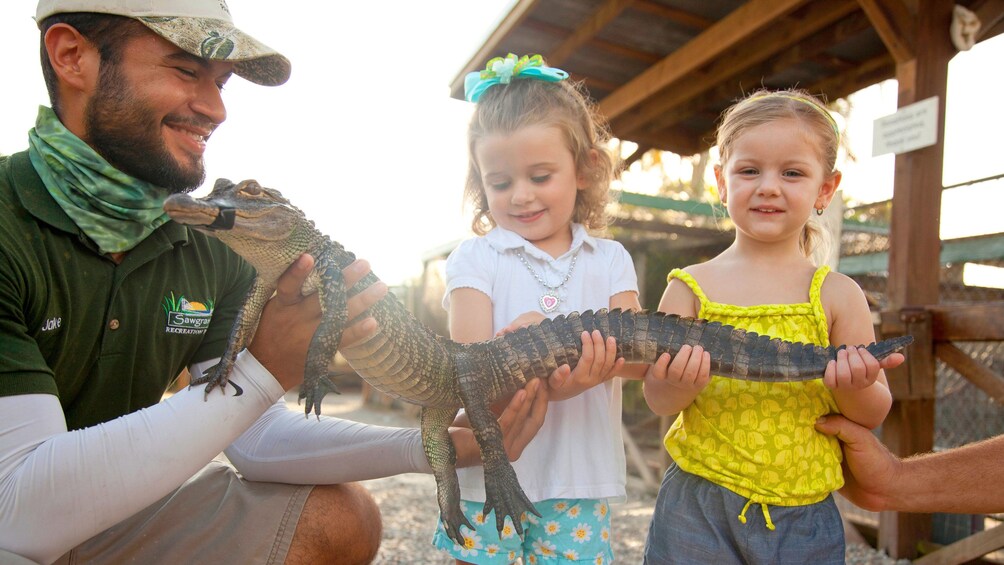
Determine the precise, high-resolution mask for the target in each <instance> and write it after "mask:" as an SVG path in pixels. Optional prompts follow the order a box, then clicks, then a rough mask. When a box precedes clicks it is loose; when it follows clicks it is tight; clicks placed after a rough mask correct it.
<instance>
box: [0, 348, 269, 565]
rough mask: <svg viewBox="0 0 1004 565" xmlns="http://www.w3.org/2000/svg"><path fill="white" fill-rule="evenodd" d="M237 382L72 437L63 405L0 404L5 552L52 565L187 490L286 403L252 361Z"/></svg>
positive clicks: (243, 360) (241, 362)
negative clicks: (225, 451) (275, 406)
mask: <svg viewBox="0 0 1004 565" xmlns="http://www.w3.org/2000/svg"><path fill="white" fill-rule="evenodd" d="M193 374H198V373H193ZM231 380H232V381H233V382H234V383H236V384H237V385H238V386H240V387H241V388H242V389H243V391H244V392H243V394H242V395H241V396H238V397H234V396H233V394H234V388H233V387H230V386H228V387H226V388H225V389H224V391H225V393H224V392H220V391H219V390H218V389H216V390H213V391H212V392H211V393H210V394H209V396H208V397H206V395H205V386H198V387H194V388H191V389H187V390H183V391H181V392H178V393H177V394H175V395H173V396H172V397H171V398H169V399H167V400H165V401H163V402H160V403H158V404H156V405H154V406H151V407H149V408H145V409H143V410H139V411H137V412H133V413H131V414H128V415H125V416H122V417H120V418H116V419H115V420H112V421H109V422H105V423H103V424H99V425H97V426H92V427H89V428H84V429H81V430H75V431H72V432H70V431H67V429H66V421H65V419H64V416H63V411H62V407H61V406H60V405H59V400H58V399H57V398H56V397H55V396H52V395H48V394H29V395H20V396H7V397H2V398H0V547H2V548H4V549H7V550H9V551H13V552H14V553H17V554H19V555H23V556H25V557H28V558H30V559H33V560H35V561H39V562H42V563H50V562H52V561H54V560H55V559H57V558H58V557H59V556H60V555H62V554H63V553H65V552H66V551H68V550H69V549H71V548H72V547H74V546H76V545H77V544H79V543H81V542H83V541H85V540H87V539H88V538H90V537H91V536H93V535H95V534H97V533H99V532H101V531H103V530H105V529H106V528H108V527H110V526H112V525H113V524H116V523H118V522H120V521H122V520H123V519H125V518H127V517H129V516H131V515H132V514H134V513H136V512H138V511H140V510H142V509H143V508H145V507H147V506H149V505H150V504H152V503H154V502H156V501H157V500H159V499H160V498H162V497H163V496H165V495H167V494H168V493H169V492H171V491H172V490H174V489H176V488H178V486H180V485H181V484H182V483H183V482H184V481H186V480H187V479H189V478H190V477H191V476H192V475H194V474H195V473H196V472H197V471H198V470H199V469H201V468H202V467H203V466H205V465H206V464H207V463H208V462H209V461H210V460H212V459H213V458H214V457H215V456H216V455H218V454H219V453H220V451H222V450H223V449H224V448H225V447H226V446H227V445H228V444H230V443H231V442H232V441H233V440H234V439H235V438H237V437H238V436H239V435H240V434H241V433H243V432H244V431H246V430H247V429H248V427H249V426H250V425H251V424H252V423H253V422H254V421H255V420H256V419H258V418H259V417H260V416H261V415H262V413H263V412H264V411H265V410H266V409H267V408H269V407H270V406H272V405H273V404H274V403H275V401H276V400H277V399H278V398H280V397H281V396H282V394H283V390H282V387H280V386H279V383H278V382H277V381H276V380H275V378H273V377H272V375H271V374H269V373H268V371H267V370H265V368H264V367H262V366H261V365H260V364H259V363H258V362H257V361H256V360H255V359H254V358H253V357H251V356H250V355H249V354H247V352H244V353H241V355H240V357H238V362H237V364H236V366H235V368H234V372H233V374H232V375H231Z"/></svg>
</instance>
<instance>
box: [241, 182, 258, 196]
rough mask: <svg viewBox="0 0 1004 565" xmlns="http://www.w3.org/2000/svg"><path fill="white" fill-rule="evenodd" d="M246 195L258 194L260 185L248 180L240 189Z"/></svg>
mask: <svg viewBox="0 0 1004 565" xmlns="http://www.w3.org/2000/svg"><path fill="white" fill-rule="evenodd" d="M241 192H242V193H244V194H245V195H247V196H258V195H260V194H261V185H260V184H258V183H256V182H249V183H247V184H245V185H244V188H243V189H242V190H241Z"/></svg>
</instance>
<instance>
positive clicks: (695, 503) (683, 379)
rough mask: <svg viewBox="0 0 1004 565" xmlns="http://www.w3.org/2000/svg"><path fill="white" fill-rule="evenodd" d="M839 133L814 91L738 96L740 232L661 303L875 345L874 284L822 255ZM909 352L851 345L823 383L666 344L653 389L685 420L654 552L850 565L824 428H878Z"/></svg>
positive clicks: (673, 283) (823, 341)
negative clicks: (822, 220) (824, 419)
mask: <svg viewBox="0 0 1004 565" xmlns="http://www.w3.org/2000/svg"><path fill="white" fill-rule="evenodd" d="M838 145H839V132H838V129H837V126H836V123H835V122H834V121H833V119H832V117H831V116H830V114H829V113H828V112H827V110H826V109H825V108H823V106H822V105H821V103H820V102H819V101H818V100H816V99H815V98H813V97H812V96H810V95H808V94H807V93H804V92H801V91H782V92H767V91H761V92H758V93H754V94H753V95H751V96H749V97H748V98H746V99H745V100H743V101H741V102H739V103H738V104H736V105H735V106H733V107H732V108H730V109H729V110H728V111H727V112H726V114H725V116H724V118H723V120H722V124H721V126H720V128H719V130H718V148H719V153H720V155H721V163H720V164H719V165H716V166H715V177H716V179H717V181H718V192H719V196H720V198H721V200H722V203H723V204H725V205H726V206H727V207H728V211H729V217H730V219H731V220H732V222H733V223H734V225H735V232H736V238H735V242H734V243H733V244H732V245H731V246H730V247H729V248H728V249H727V250H725V251H724V252H722V253H721V254H720V255H718V256H717V257H714V258H713V259H711V260H709V261H707V262H704V263H700V264H697V265H692V266H690V267H687V268H686V269H683V270H680V269H675V270H673V271H672V272H671V273H670V274H669V277H668V285H667V287H666V292H665V293H664V294H663V297H662V301H661V303H660V306H659V309H660V310H661V311H664V312H668V313H673V314H679V315H681V316H695V317H700V318H706V319H709V320H715V321H719V322H722V323H725V324H730V325H733V326H736V327H738V328H745V329H748V330H751V331H755V332H757V333H759V334H764V335H769V336H771V337H778V338H782V339H786V340H793V341H802V342H810V343H816V344H819V345H824V346H825V345H831V344H832V345H842V344H846V345H848V346H852V345H854V344H860V343H871V342H873V341H874V340H875V335H874V330H873V327H872V323H871V313H870V311H869V308H868V304H867V302H866V300H865V296H864V293H863V292H862V291H861V289H860V288H859V287H858V286H857V284H855V283H854V281H853V280H851V279H850V278H848V277H846V276H844V275H842V274H840V273H830V272H829V268H828V267H825V266H824V267H818V268H817V267H816V266H815V265H814V264H813V262H812V261H811V259H810V255H811V252H812V248H813V246H814V245H815V243H816V239H817V238H818V236H819V234H820V230H819V228H818V227H816V226H815V225H814V224H813V223H811V222H810V218H811V217H812V216H813V211H815V212H816V213H818V214H820V215H821V214H822V213H823V210H824V209H825V208H826V206H827V205H828V204H829V203H830V200H831V199H832V198H833V195H834V193H835V191H836V189H837V186H838V185H839V184H840V172H839V171H838V170H836V167H835V164H836V155H837V147H838ZM902 361H903V357H902V355H898V354H897V355H894V356H891V357H890V358H888V359H887V360H883V361H882V362H881V363H880V362H879V361H877V360H875V358H874V357H873V356H872V355H871V354H870V353H868V352H867V351H866V350H865V349H863V348H861V349H858V348H854V347H848V349H845V350H842V351H841V352H840V353H839V354H838V356H837V360H836V361H831V362H830V364H829V366H828V367H827V369H826V373H825V376H824V378H823V379H821V380H816V381H808V382H799V383H758V382H748V381H741V380H735V379H728V378H724V377H717V376H713V375H711V374H710V370H709V366H710V355H709V354H708V353H707V352H704V351H702V350H701V349H700V348H695V349H691V348H689V347H684V349H683V350H681V351H680V352H679V354H678V355H677V356H676V357H675V358H670V356H669V355H668V354H666V355H663V356H662V357H661V358H660V359H659V360H658V361H657V362H656V363H655V364H654V365H653V366H652V367H651V368H650V370H649V372H648V374H647V375H646V378H645V389H644V390H645V399H646V401H647V402H648V404H649V407H650V408H651V409H652V410H653V411H654V412H655V413H657V414H679V416H678V417H677V419H676V421H675V422H674V424H673V426H672V427H671V428H670V431H669V433H668V434H667V435H666V438H665V444H666V449H667V450H668V451H669V453H670V455H671V456H672V458H673V461H674V465H673V466H671V468H670V470H669V471H667V474H666V478H665V479H664V481H663V485H662V488H661V489H660V492H659V499H658V500H657V501H656V512H655V513H654V515H653V518H652V525H651V527H650V529H649V538H648V542H647V544H646V562H648V563H660V564H661V563H671V562H680V563H686V562H704V561H706V560H708V559H714V560H716V561H717V562H730V561H735V562H745V563H776V562H792V561H795V562H813V563H823V562H832V563H842V562H843V558H844V541H843V534H842V525H841V522H840V517H839V513H838V512H837V511H836V507H835V505H834V503H833V500H832V497H831V496H830V494H831V493H832V491H834V490H837V489H839V488H840V487H841V486H842V485H843V476H842V474H841V469H840V461H841V452H840V446H839V444H838V443H837V441H836V440H835V439H833V438H830V437H828V436H825V435H823V434H822V433H820V432H818V431H816V430H815V428H814V424H815V422H816V420H817V419H818V418H819V417H820V416H823V415H825V414H829V413H842V414H843V415H844V416H846V417H848V418H850V419H851V420H854V421H856V422H858V423H859V424H862V425H865V426H867V427H869V428H875V427H877V426H878V425H879V424H880V423H881V422H882V420H883V419H885V416H886V414H887V413H888V411H889V408H890V406H891V404H892V397H891V394H890V392H889V387H888V383H887V381H886V378H885V375H884V373H883V367H885V368H889V367H894V366H896V365H898V364H899V363H901V362H902ZM751 508H752V510H751ZM772 514H773V515H772ZM752 516H756V517H757V519H756V520H751V519H749V517H752Z"/></svg>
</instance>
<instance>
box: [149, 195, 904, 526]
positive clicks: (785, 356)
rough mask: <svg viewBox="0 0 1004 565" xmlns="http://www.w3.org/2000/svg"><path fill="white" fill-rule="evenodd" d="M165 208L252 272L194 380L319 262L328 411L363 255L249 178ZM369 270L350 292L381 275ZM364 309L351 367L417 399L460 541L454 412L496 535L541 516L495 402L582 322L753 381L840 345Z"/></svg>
mask: <svg viewBox="0 0 1004 565" xmlns="http://www.w3.org/2000/svg"><path fill="white" fill-rule="evenodd" d="M164 209H165V210H166V211H167V213H168V214H169V215H170V216H171V217H172V218H173V219H174V220H175V221H177V222H179V223H183V224H189V225H192V226H194V227H196V228H198V229H201V230H204V231H207V232H209V233H211V234H212V235H214V236H216V237H217V238H219V239H220V240H222V241H223V242H224V243H226V244H227V245H228V246H230V247H231V248H232V249H233V250H234V251H236V252H237V253H238V254H240V255H241V256H243V257H244V258H245V259H247V260H248V261H249V262H250V263H251V264H252V265H254V267H255V268H256V269H257V270H258V276H257V278H256V280H255V283H254V284H253V286H252V288H251V290H250V291H249V294H248V297H247V300H246V302H245V305H244V307H243V308H242V310H241V312H240V313H239V315H238V318H237V320H236V321H235V324H234V328H233V330H232V332H231V334H230V337H229V342H228V345H227V351H226V352H225V353H224V355H223V358H222V360H221V361H220V363H219V365H217V366H216V367H215V368H214V370H213V372H211V373H210V374H208V375H207V376H205V377H203V378H202V379H200V380H199V381H197V382H207V383H208V386H207V387H206V391H207V393H208V391H210V390H211V389H212V388H213V387H214V386H217V385H221V384H224V383H226V382H227V377H228V375H229V373H230V370H231V368H232V367H233V363H234V360H235V358H236V356H237V353H238V352H239V351H240V350H241V349H243V348H244V346H245V345H246V344H247V343H248V342H249V341H250V339H251V337H252V336H253V335H254V331H255V329H256V327H257V323H258V318H259V316H260V315H261V311H262V308H263V307H264V305H265V302H266V301H267V300H268V298H269V297H270V296H271V295H272V293H273V292H274V291H275V288H276V281H277V279H278V278H279V276H280V275H281V274H282V273H283V272H285V270H286V268H287V267H288V266H289V265H290V264H291V263H292V262H293V261H294V260H295V259H296V258H297V257H299V256H300V255H301V254H302V253H310V254H311V255H312V256H313V257H314V258H315V261H316V265H315V269H314V272H313V273H312V274H311V275H310V277H309V278H308V281H307V283H306V284H305V285H304V290H303V292H304V294H309V293H311V292H315V291H316V292H318V293H320V299H321V309H322V312H323V314H322V320H321V324H320V326H319V328H318V330H317V333H316V334H315V335H314V338H313V341H312V342H311V345H310V349H309V352H308V358H307V368H306V373H305V377H304V382H303V387H302V388H301V392H300V398H301V399H302V400H304V401H305V404H306V408H305V409H306V412H307V414H308V415H309V414H310V412H311V411H313V412H314V413H316V414H320V409H321V398H322V396H323V395H324V393H325V392H326V390H327V389H328V388H329V387H330V384H329V383H330V381H328V379H327V374H328V366H329V363H330V361H331V360H332V359H333V358H334V355H335V350H336V347H337V346H338V342H339V340H340V339H341V335H342V330H343V329H344V327H345V326H346V324H347V322H348V320H347V319H346V316H347V314H346V311H345V303H346V297H347V295H348V294H349V293H350V292H351V291H350V290H349V289H346V288H344V284H343V281H342V274H341V270H342V268H343V267H345V266H347V265H348V264H349V263H351V262H352V261H353V260H354V259H355V257H354V255H353V254H352V253H350V252H348V251H346V250H345V249H344V248H343V247H342V246H341V245H340V244H339V243H337V242H335V241H332V240H331V239H329V238H328V237H327V236H325V235H323V234H322V233H320V232H319V231H318V230H317V229H316V228H315V227H314V224H313V222H311V221H310V220H308V219H307V218H306V217H305V216H304V214H303V212H301V211H300V210H299V209H297V208H296V207H294V206H292V205H291V204H290V203H289V202H288V201H287V200H286V199H285V198H283V196H282V195H281V194H279V192H278V191H276V190H273V189H269V188H264V187H262V186H260V185H259V184H258V183H257V182H255V181H253V180H248V181H243V182H241V183H240V184H237V185H235V184H233V183H231V182H230V181H228V180H226V179H220V180H218V181H216V186H215V187H214V188H213V191H212V192H211V193H210V194H209V195H208V196H206V197H204V198H201V199H195V198H192V197H190V196H188V195H184V194H178V195H174V196H171V197H170V198H168V200H167V202H166V203H165V204H164ZM376 280H377V279H376V276H375V275H373V274H372V273H370V274H369V275H367V277H366V278H365V279H363V281H361V282H360V283H359V285H357V286H356V287H355V289H352V291H355V290H358V289H363V288H366V287H368V286H369V285H370V284H372V283H374V282H375V281H376ZM370 314H371V315H372V316H373V317H374V318H375V319H376V320H377V322H378V324H379V329H378V331H377V333H376V334H375V335H373V336H372V337H370V338H369V339H367V340H365V341H364V342H362V343H359V344H356V345H353V346H352V347H348V348H343V349H342V350H341V353H342V355H343V356H344V357H345V359H346V360H347V361H348V362H349V364H350V365H351V366H352V368H353V369H354V370H355V371H356V372H357V373H358V374H359V375H360V376H361V377H362V378H363V379H365V380H366V381H367V382H368V383H370V384H371V385H372V386H374V387H375V388H377V389H379V390H381V391H383V392H385V393H387V394H389V395H392V396H394V397H398V398H401V399H402V400H405V401H408V402H412V403H415V404H418V405H420V406H422V423H421V426H422V443H423V445H424V448H425V455H426V457H427V458H428V460H429V464H430V465H431V466H432V469H433V472H434V474H435V477H436V486H437V490H438V494H437V498H438V502H439V507H440V510H441V512H442V519H443V523H444V526H445V528H446V531H447V533H449V535H450V537H452V538H453V539H454V540H456V541H458V542H459V543H461V544H462V543H463V537H462V535H461V533H460V525H461V524H464V525H467V526H468V527H469V526H470V524H469V523H467V521H466V519H465V518H464V516H463V514H462V513H461V511H460V489H459V485H458V482H457V475H456V470H455V468H454V464H455V462H456V453H455V452H454V448H453V443H452V442H451V441H450V437H449V433H448V428H449V426H450V424H451V423H452V422H453V420H454V417H455V416H456V414H457V411H458V410H459V409H460V408H461V407H463V408H465V409H466V411H467V414H468V417H469V418H470V421H471V425H472V427H473V429H474V430H475V431H476V437H477V439H478V443H479V445H480V448H481V455H482V458H483V460H484V475H485V490H486V493H487V499H486V502H485V514H487V513H488V512H489V511H491V510H494V511H495V518H496V521H497V526H498V528H499V529H500V530H501V528H502V524H503V520H504V518H505V516H511V517H512V518H513V520H512V522H513V525H514V526H515V527H516V529H517V531H519V533H520V534H522V526H521V524H520V520H519V519H518V517H519V516H520V515H521V514H522V513H523V512H535V511H534V508H533V506H532V504H531V503H530V501H529V500H528V499H527V497H526V495H525V494H524V493H523V490H522V488H520V485H519V483H518V481H517V479H516V474H515V472H514V471H513V469H512V466H511V465H510V464H509V461H508V458H507V457H506V454H505V450H504V448H503V444H502V433H501V430H500V429H499V426H498V422H497V421H496V419H495V416H494V415H493V414H492V412H491V410H490V408H489V406H490V404H491V403H492V401H494V400H496V399H498V398H500V397H503V396H504V395H508V394H511V393H512V392H514V391H516V390H518V389H520V388H522V387H523V386H524V385H525V384H526V383H527V381H528V380H530V379H534V378H546V377H547V376H548V375H550V374H551V372H552V371H554V370H555V369H556V368H557V367H559V366H561V365H563V364H565V363H567V364H569V365H571V366H572V367H574V366H575V364H576V363H577V361H578V358H579V354H580V352H581V348H582V343H581V341H580V337H579V336H580V335H581V333H582V332H583V331H592V330H593V329H598V330H600V332H601V333H602V334H603V335H604V336H614V337H615V338H616V340H617V355H618V356H622V357H624V358H625V359H626V360H627V361H628V362H633V363H653V362H655V360H656V359H657V358H658V357H659V355H661V354H662V353H664V352H669V353H670V354H676V353H677V352H678V351H679V350H680V347H681V346H683V345H684V344H689V345H701V346H703V347H704V349H705V350H706V351H708V352H710V354H711V369H712V372H713V373H714V374H716V375H723V376H726V377H732V378H737V379H746V380H755V381H771V382H781V381H801V380H808V379H813V378H819V377H821V376H822V374H823V372H824V370H825V367H826V364H827V362H828V361H829V360H831V359H834V358H835V357H836V349H834V348H832V347H819V346H816V345H811V344H805V343H792V342H787V341H781V340H778V339H770V338H768V337H766V336H761V335H757V334H755V333H752V332H745V331H743V330H740V329H735V328H733V327H731V326H725V325H722V324H720V323H717V322H708V321H706V320H701V319H694V318H681V317H679V316H675V315H664V314H660V313H640V312H624V311H619V310H613V311H609V312H608V311H606V310H600V311H597V312H591V311H587V312H582V313H572V314H569V315H568V316H558V317H557V318H555V319H553V320H545V321H543V322H541V323H540V324H538V325H534V326H530V327H528V328H523V329H520V330H519V331H516V332H513V333H510V334H507V335H505V336H501V337H496V338H494V339H491V340H489V341H485V342H481V343H469V344H460V343H456V342H454V341H451V340H449V339H446V338H443V337H441V336H438V335H436V334H434V333H433V332H432V331H431V330H429V329H428V328H427V327H425V326H424V325H423V324H422V323H421V322H419V321H418V320H417V319H415V317H414V316H412V315H411V314H410V313H409V312H408V311H407V310H406V309H405V308H404V306H403V305H402V304H401V303H400V302H399V301H398V300H397V299H396V298H395V297H394V296H393V295H392V294H388V295H387V297H386V298H384V299H382V300H381V301H380V302H378V303H377V304H375V305H374V306H373V307H372V308H371V309H370ZM911 341H912V338H911V337H910V336H904V337H900V338H895V339H891V340H886V341H882V342H879V343H877V344H871V345H869V346H868V350H869V351H871V353H872V355H874V356H875V357H876V358H879V359H882V358H884V357H886V356H888V355H889V354H891V353H893V352H895V351H898V350H900V349H902V348H903V347H905V346H906V345H907V344H909V343H910V342H911Z"/></svg>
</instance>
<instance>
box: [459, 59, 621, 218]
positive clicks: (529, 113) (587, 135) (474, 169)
mask: <svg viewBox="0 0 1004 565" xmlns="http://www.w3.org/2000/svg"><path fill="white" fill-rule="evenodd" d="M530 125H551V126H555V127H557V128H558V129H559V130H560V131H561V133H562V137H564V139H565V143H566V144H567V146H568V149H569V151H571V152H572V156H573V158H574V161H575V172H576V175H577V176H578V177H580V178H584V179H585V180H586V182H587V183H588V185H587V186H586V187H584V188H583V189H582V190H579V191H578V192H577V193H576V196H575V209H574V212H573V213H572V221H573V222H577V223H580V224H583V225H584V226H585V227H586V228H587V229H590V230H594V231H595V230H602V229H604V228H606V226H607V222H608V220H609V218H608V217H607V213H606V207H607V203H608V201H609V199H610V193H609V189H610V182H611V181H612V180H613V179H614V177H615V173H616V168H615V163H614V157H613V155H612V154H611V152H610V151H609V150H608V149H607V146H606V144H607V142H608V141H609V140H610V133H609V131H608V129H607V124H606V122H605V120H603V119H602V117H601V116H600V115H599V114H598V113H597V112H596V109H595V106H594V105H593V104H592V103H591V102H590V101H589V99H588V98H587V97H586V95H585V94H584V92H583V89H582V86H581V84H579V83H573V82H570V81H567V80H566V81H562V82H544V81H540V80H534V79H517V80H513V81H512V82H510V83H509V84H498V85H495V86H492V87H491V88H489V89H488V90H486V91H485V92H484V94H482V95H481V97H480V98H479V99H478V102H477V105H476V107H475V110H474V115H473V116H472V117H471V122H470V125H469V126H468V128H467V151H468V167H467V184H466V186H465V188H464V198H465V199H466V200H467V202H468V203H470V204H471V207H472V209H473V212H474V218H473V220H472V222H471V229H473V230H474V233H476V234H478V235H484V234H485V233H487V232H488V231H489V230H491V229H492V228H494V227H495V220H494V219H493V218H492V217H491V213H490V211H489V210H488V197H487V196H486V195H485V187H484V184H483V183H482V181H481V169H480V167H478V162H477V159H476V158H475V153H474V150H475V147H476V146H477V143H478V141H480V140H481V139H482V138H484V137H486V136H489V135H494V134H503V135H509V134H512V133H514V132H516V131H517V130H519V129H520V128H523V127H526V126H530ZM594 156H595V157H594Z"/></svg>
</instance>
